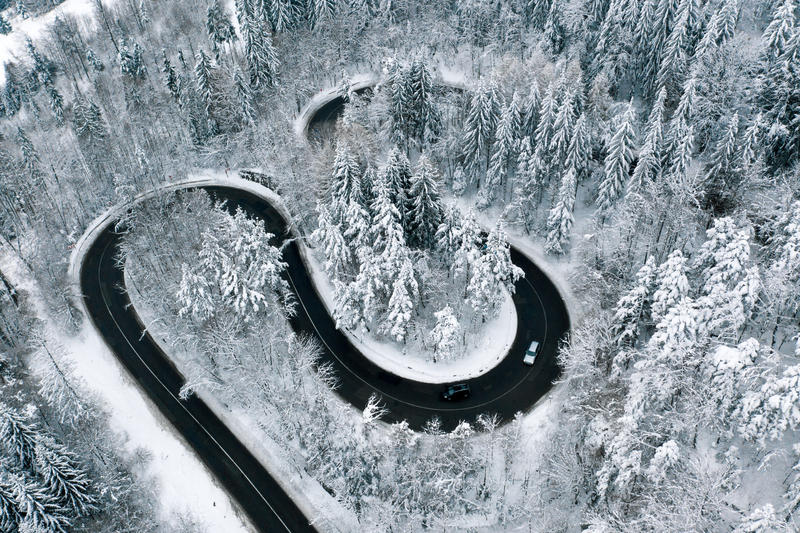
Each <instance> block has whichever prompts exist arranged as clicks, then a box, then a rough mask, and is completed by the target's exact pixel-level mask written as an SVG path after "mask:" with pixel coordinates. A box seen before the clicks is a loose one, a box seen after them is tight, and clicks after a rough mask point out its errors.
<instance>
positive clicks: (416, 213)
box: [408, 155, 442, 249]
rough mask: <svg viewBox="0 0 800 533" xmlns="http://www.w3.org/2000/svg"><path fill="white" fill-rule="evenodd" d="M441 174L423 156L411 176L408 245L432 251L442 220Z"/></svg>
mask: <svg viewBox="0 0 800 533" xmlns="http://www.w3.org/2000/svg"><path fill="white" fill-rule="evenodd" d="M438 181H439V174H438V172H437V170H436V167H434V166H433V164H432V163H431V162H430V160H429V159H428V158H427V157H426V156H425V155H422V156H420V158H419V161H418V162H417V168H416V171H415V172H414V173H413V174H412V175H411V187H410V192H409V200H410V204H411V210H410V212H409V213H408V216H409V222H408V244H409V246H412V247H417V248H424V249H431V248H433V245H434V243H435V240H436V230H437V228H438V227H439V224H440V222H441V220H442V203H441V200H440V198H439V185H438Z"/></svg>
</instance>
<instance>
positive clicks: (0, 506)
mask: <svg viewBox="0 0 800 533" xmlns="http://www.w3.org/2000/svg"><path fill="white" fill-rule="evenodd" d="M21 520H22V516H21V515H20V514H19V507H18V505H17V498H16V494H15V493H14V485H13V484H12V481H11V479H9V478H8V475H7V473H6V472H5V469H4V468H3V469H0V531H3V532H4V533H5V532H9V531H17V528H18V527H19V523H20V521H21Z"/></svg>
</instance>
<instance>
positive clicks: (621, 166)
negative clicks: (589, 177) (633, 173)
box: [597, 102, 636, 214]
mask: <svg viewBox="0 0 800 533" xmlns="http://www.w3.org/2000/svg"><path fill="white" fill-rule="evenodd" d="M635 120H636V111H635V110H634V108H633V103H632V102H629V103H628V105H627V106H626V109H625V113H624V115H623V116H622V121H621V122H620V125H619V127H618V128H617V131H616V133H615V134H614V136H613V137H612V138H611V141H610V142H609V146H608V155H607V156H606V160H605V172H604V176H603V180H602V181H601V182H600V188H599V191H598V195H597V207H598V209H599V211H600V212H601V213H604V214H607V213H609V212H610V210H611V206H613V205H614V202H616V200H617V198H619V196H620V194H621V193H622V191H623V190H624V188H625V185H626V184H627V182H628V176H629V174H628V171H629V169H630V165H631V161H632V160H633V149H634V143H635V140H636V139H635V132H634V129H633V124H634V121H635Z"/></svg>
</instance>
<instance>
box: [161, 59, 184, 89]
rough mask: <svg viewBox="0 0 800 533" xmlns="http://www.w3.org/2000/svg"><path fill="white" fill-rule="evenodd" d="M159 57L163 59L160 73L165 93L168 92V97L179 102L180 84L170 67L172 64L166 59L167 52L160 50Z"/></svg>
mask: <svg viewBox="0 0 800 533" xmlns="http://www.w3.org/2000/svg"><path fill="white" fill-rule="evenodd" d="M161 55H162V58H163V60H162V66H161V73H162V75H163V76H164V86H165V87H166V88H167V91H168V92H169V94H170V96H172V98H173V99H174V100H175V101H176V102H180V100H181V92H180V82H179V81H178V75H177V74H176V73H175V69H174V68H173V67H172V63H171V62H170V60H169V58H168V57H167V51H166V50H161Z"/></svg>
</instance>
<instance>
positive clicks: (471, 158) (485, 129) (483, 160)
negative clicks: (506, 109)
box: [462, 85, 498, 182]
mask: <svg viewBox="0 0 800 533" xmlns="http://www.w3.org/2000/svg"><path fill="white" fill-rule="evenodd" d="M497 118H498V97H497V92H496V89H495V87H494V86H493V85H481V86H479V87H478V88H477V89H476V90H475V92H474V93H473V94H472V98H471V99H470V104H469V108H468V110H467V116H466V119H465V120H464V138H463V141H462V156H463V158H464V167H465V169H466V170H467V171H468V173H469V174H470V176H471V177H472V179H473V180H474V181H476V182H479V175H480V172H481V171H482V170H484V169H486V167H487V166H488V163H489V156H490V154H491V151H490V150H491V146H492V142H493V141H494V135H495V128H496V127H497Z"/></svg>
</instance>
